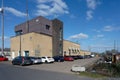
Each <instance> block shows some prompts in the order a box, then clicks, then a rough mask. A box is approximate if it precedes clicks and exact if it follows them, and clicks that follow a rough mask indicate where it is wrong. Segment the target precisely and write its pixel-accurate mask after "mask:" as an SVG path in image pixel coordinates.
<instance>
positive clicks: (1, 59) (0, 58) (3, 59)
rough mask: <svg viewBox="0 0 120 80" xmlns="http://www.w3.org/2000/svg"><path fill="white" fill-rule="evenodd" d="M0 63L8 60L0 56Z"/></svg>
mask: <svg viewBox="0 0 120 80" xmlns="http://www.w3.org/2000/svg"><path fill="white" fill-rule="evenodd" d="M0 61H8V58H6V57H4V56H0Z"/></svg>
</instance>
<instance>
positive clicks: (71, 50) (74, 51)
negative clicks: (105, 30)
mask: <svg viewBox="0 0 120 80" xmlns="http://www.w3.org/2000/svg"><path fill="white" fill-rule="evenodd" d="M79 54H80V45H79V44H77V43H74V42H71V41H67V40H64V41H63V55H79Z"/></svg>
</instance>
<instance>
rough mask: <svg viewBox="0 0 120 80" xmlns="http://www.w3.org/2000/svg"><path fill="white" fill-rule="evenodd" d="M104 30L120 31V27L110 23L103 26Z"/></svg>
mask: <svg viewBox="0 0 120 80" xmlns="http://www.w3.org/2000/svg"><path fill="white" fill-rule="evenodd" d="M103 31H106V32H111V31H120V27H114V26H110V25H108V26H105V27H104V28H103Z"/></svg>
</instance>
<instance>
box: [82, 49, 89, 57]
mask: <svg viewBox="0 0 120 80" xmlns="http://www.w3.org/2000/svg"><path fill="white" fill-rule="evenodd" d="M80 55H82V56H85V55H91V52H90V51H86V50H80Z"/></svg>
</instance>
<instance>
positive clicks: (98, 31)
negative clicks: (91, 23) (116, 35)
mask: <svg viewBox="0 0 120 80" xmlns="http://www.w3.org/2000/svg"><path fill="white" fill-rule="evenodd" d="M93 31H95V32H97V33H100V32H101V30H97V29H93Z"/></svg>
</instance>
